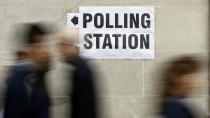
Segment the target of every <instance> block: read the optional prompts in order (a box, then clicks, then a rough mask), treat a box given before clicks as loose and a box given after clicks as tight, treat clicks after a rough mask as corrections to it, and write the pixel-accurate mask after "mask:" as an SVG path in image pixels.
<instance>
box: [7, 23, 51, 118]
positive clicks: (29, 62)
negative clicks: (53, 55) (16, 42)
mask: <svg viewBox="0 0 210 118" xmlns="http://www.w3.org/2000/svg"><path fill="white" fill-rule="evenodd" d="M26 27H27V29H28V30H27V32H26V33H25V34H26V37H25V38H26V40H24V43H25V45H26V47H25V49H24V50H26V53H27V54H26V55H25V56H27V57H24V58H19V59H18V60H17V62H16V63H15V64H14V65H13V66H11V67H10V75H9V77H8V80H7V89H6V92H5V93H6V96H5V113H4V118H49V104H50V100H49V97H48V92H47V87H46V84H45V74H46V72H47V71H48V69H49V66H50V53H49V51H48V49H46V47H45V43H44V42H43V40H44V36H46V34H47V32H45V31H44V29H43V28H42V26H41V24H39V23H32V24H26Z"/></svg>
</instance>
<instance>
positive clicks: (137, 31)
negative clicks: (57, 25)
mask: <svg viewBox="0 0 210 118" xmlns="http://www.w3.org/2000/svg"><path fill="white" fill-rule="evenodd" d="M154 12H155V10H154V7H138V6H80V7H79V13H68V14H67V26H68V27H72V28H79V30H80V31H79V35H80V36H79V37H80V39H79V42H80V43H79V46H80V52H81V56H83V57H84V58H86V59H154V48H155V47H154V41H155V40H154V39H155V37H154V33H155V32H154V27H155V24H154V21H155V15H154Z"/></svg>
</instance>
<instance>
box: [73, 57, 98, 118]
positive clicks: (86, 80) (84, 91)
mask: <svg viewBox="0 0 210 118" xmlns="http://www.w3.org/2000/svg"><path fill="white" fill-rule="evenodd" d="M70 64H72V65H73V66H74V67H75V70H74V72H73V77H72V78H71V79H72V85H73V87H72V93H71V95H72V96H71V104H72V111H71V118H96V98H95V86H94V78H93V74H92V72H91V69H90V68H89V66H88V65H87V63H86V62H85V61H84V60H82V59H78V60H76V61H75V62H73V63H72V62H70Z"/></svg>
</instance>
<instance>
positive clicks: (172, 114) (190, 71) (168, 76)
mask: <svg viewBox="0 0 210 118" xmlns="http://www.w3.org/2000/svg"><path fill="white" fill-rule="evenodd" d="M199 68H200V61H199V60H198V59H197V58H195V57H193V56H188V55H184V56H180V57H177V58H175V59H173V60H172V61H170V62H169V63H167V64H166V68H165V69H164V71H163V77H162V79H163V83H164V85H163V91H162V92H163V93H162V96H161V99H162V105H161V108H162V112H161V114H162V115H163V116H164V118H196V115H195V114H194V112H193V111H192V109H191V108H190V107H189V106H188V105H187V104H186V102H184V100H185V99H186V98H187V97H188V95H189V93H190V92H191V91H192V90H193V89H194V88H195V87H196V77H197V76H196V75H197V73H198V71H199Z"/></svg>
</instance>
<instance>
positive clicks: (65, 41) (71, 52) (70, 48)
mask: <svg viewBox="0 0 210 118" xmlns="http://www.w3.org/2000/svg"><path fill="white" fill-rule="evenodd" d="M78 36H79V31H78V29H73V28H67V27H63V28H62V29H61V30H60V31H59V33H58V34H57V50H58V52H59V54H60V55H61V57H62V59H63V60H64V61H74V60H75V59H76V58H77V57H78V55H79V48H78V47H77V43H78Z"/></svg>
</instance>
